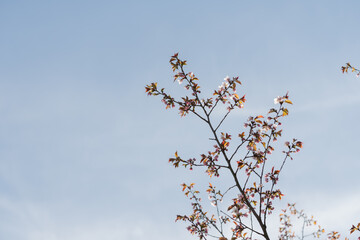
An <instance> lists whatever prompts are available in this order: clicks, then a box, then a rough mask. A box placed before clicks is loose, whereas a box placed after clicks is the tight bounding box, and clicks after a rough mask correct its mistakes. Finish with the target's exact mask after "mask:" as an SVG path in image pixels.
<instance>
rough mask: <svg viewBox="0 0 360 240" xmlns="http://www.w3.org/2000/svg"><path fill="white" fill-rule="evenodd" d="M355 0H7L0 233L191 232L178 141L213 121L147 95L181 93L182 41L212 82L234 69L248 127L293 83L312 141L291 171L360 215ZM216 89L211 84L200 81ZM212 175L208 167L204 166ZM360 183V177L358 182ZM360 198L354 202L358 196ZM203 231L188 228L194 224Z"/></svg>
mask: <svg viewBox="0 0 360 240" xmlns="http://www.w3.org/2000/svg"><path fill="white" fill-rule="evenodd" d="M359 8H360V3H359V2H358V1H325V0H323V1H256V3H255V2H254V1H253V2H250V1H181V2H179V1H84V0H74V1H55V0H52V1H50V0H48V1H38V0H34V1H6V0H2V1H0V36H1V37H0V239H7V240H20V239H21V240H42V239H44V240H45V239H46V240H83V239H84V240H85V239H86V240H95V239H102V240H115V239H127V240H140V239H147V240H155V239H156V240H165V239H166V240H167V239H173V240H180V239H181V240H182V239H185V238H186V239H191V236H190V235H189V234H188V233H187V232H186V230H185V229H184V227H185V226H184V225H183V224H176V223H175V222H174V219H175V216H176V214H179V213H188V212H190V210H191V209H190V205H189V202H188V201H187V200H186V199H185V197H183V194H182V193H181V191H180V190H181V189H180V187H179V184H180V183H182V182H183V181H184V179H185V180H186V181H196V180H197V179H198V178H199V177H198V176H195V175H194V174H189V173H188V172H186V171H182V170H178V169H177V170H174V169H173V168H172V167H171V166H170V165H169V164H168V163H167V160H168V157H170V156H172V154H173V153H174V152H175V150H180V151H182V152H183V153H184V154H187V155H188V156H189V157H190V156H198V154H199V153H201V152H202V151H203V150H206V147H207V146H208V143H207V142H204V141H206V139H208V133H207V131H206V128H205V126H201V127H199V125H200V124H202V123H201V122H200V121H197V120H195V118H193V117H189V118H183V119H180V117H179V116H178V114H177V111H176V110H172V111H165V109H164V106H163V105H162V104H161V103H160V101H159V99H155V98H150V97H147V96H146V95H145V94H144V85H146V84H148V83H150V82H154V81H157V82H159V85H162V86H165V87H167V88H168V89H169V91H172V92H173V93H176V92H177V91H179V90H181V88H177V87H178V86H176V84H172V79H171V76H172V73H171V70H170V66H169V64H168V60H169V57H170V56H171V55H172V54H173V53H175V52H180V56H182V57H183V58H185V59H187V60H188V64H189V66H188V70H190V71H193V72H195V73H196V74H197V76H198V77H199V78H200V83H201V84H202V85H203V86H204V89H207V90H210V89H212V88H217V86H218V85H219V84H220V83H221V81H222V80H223V78H224V77H225V76H226V75H229V76H239V77H240V80H241V81H242V82H243V88H242V90H241V91H242V92H243V93H244V94H246V96H247V100H248V101H247V103H246V106H245V110H244V111H242V112H239V113H237V114H234V115H233V116H232V118H230V119H229V122H228V124H227V125H226V126H227V127H228V129H229V130H234V131H236V130H239V129H241V127H242V122H243V121H244V120H245V119H246V118H247V116H248V115H249V114H264V113H266V110H267V109H268V108H270V107H272V106H273V99H274V97H276V96H278V95H281V94H284V93H286V91H289V92H290V96H291V98H292V99H293V102H294V106H292V107H291V109H290V116H289V118H288V120H287V121H286V124H284V131H285V132H286V134H285V136H284V140H287V139H286V138H291V137H297V138H299V139H301V140H303V142H304V144H305V145H304V149H303V151H302V152H301V153H300V154H298V155H297V156H296V158H295V160H294V161H292V162H289V164H287V166H286V169H285V170H286V173H285V174H284V175H283V178H282V179H281V183H280V184H281V186H282V187H283V188H284V193H285V194H286V198H285V199H284V201H283V202H282V203H281V204H283V205H285V203H286V202H287V201H290V202H295V201H296V202H297V203H298V206H299V207H300V208H304V209H306V210H307V212H308V213H310V214H314V215H315V216H316V217H317V218H318V219H319V221H320V222H322V223H323V225H324V227H326V229H327V230H339V231H343V232H346V231H347V229H348V228H349V226H350V225H351V224H353V223H354V222H355V221H359V219H356V217H357V216H359V215H360V208H359V204H358V201H359V199H360V187H359V185H358V183H357V182H358V178H359V177H358V169H359V168H360V161H359V156H358V153H357V150H358V148H359V147H358V144H359V140H358V136H359V133H360V128H359V126H358V123H357V120H358V119H359V117H360V112H359V105H360V94H359V89H360V80H359V79H358V78H356V77H355V75H352V74H349V75H343V74H341V71H340V67H341V66H342V65H343V64H344V63H346V62H347V61H350V62H351V63H353V64H354V65H357V66H360V58H359V54H358V53H359V51H360V44H359V40H358V39H359V37H360V33H359V31H358V29H357V28H358V25H359V23H360V17H359ZM205 92H206V91H205ZM203 178H204V179H205V181H208V180H207V179H206V176H205V175H204V176H203ZM356 183H357V185H356ZM356 203H357V204H356ZM193 239H194V238H193Z"/></svg>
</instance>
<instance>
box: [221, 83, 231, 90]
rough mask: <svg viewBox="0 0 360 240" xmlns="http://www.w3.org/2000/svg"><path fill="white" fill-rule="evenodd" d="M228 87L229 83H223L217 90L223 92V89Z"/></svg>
mask: <svg viewBox="0 0 360 240" xmlns="http://www.w3.org/2000/svg"><path fill="white" fill-rule="evenodd" d="M228 86H229V83H228V82H223V83H222V84H221V85H220V86H219V89H220V90H223V89H225V88H227V87H228Z"/></svg>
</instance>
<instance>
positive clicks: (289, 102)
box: [285, 99, 293, 104]
mask: <svg viewBox="0 0 360 240" xmlns="http://www.w3.org/2000/svg"><path fill="white" fill-rule="evenodd" d="M285 102H286V103H288V104H293V103H292V102H291V101H290V100H289V99H286V100H285Z"/></svg>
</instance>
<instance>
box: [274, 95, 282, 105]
mask: <svg viewBox="0 0 360 240" xmlns="http://www.w3.org/2000/svg"><path fill="white" fill-rule="evenodd" d="M282 101H283V98H282V97H280V96H278V97H277V98H274V104H278V103H281V102H282Z"/></svg>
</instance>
